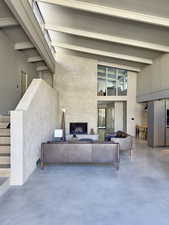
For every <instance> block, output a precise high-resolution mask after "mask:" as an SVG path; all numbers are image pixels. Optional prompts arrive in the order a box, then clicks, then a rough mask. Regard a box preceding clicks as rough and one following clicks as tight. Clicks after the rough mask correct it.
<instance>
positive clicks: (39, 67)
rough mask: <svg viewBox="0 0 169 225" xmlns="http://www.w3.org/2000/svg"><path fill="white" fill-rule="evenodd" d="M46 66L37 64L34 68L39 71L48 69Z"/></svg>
mask: <svg viewBox="0 0 169 225" xmlns="http://www.w3.org/2000/svg"><path fill="white" fill-rule="evenodd" d="M48 70H49V69H48V67H47V66H38V67H37V68H36V71H38V72H40V71H48Z"/></svg>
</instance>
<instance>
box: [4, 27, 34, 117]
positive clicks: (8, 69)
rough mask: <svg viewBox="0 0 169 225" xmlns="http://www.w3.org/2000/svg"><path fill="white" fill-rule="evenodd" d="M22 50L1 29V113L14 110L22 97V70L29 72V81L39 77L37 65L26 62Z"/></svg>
mask: <svg viewBox="0 0 169 225" xmlns="http://www.w3.org/2000/svg"><path fill="white" fill-rule="evenodd" d="M26 60H27V58H26V57H25V56H24V54H23V53H22V52H18V51H15V50H14V43H13V42H12V41H11V40H10V39H9V38H8V36H7V35H5V34H4V32H3V31H1V30H0V114H1V113H7V112H8V111H10V110H13V109H14V108H15V107H16V105H17V104H18V102H19V100H20V98H21V71H22V70H23V71H25V72H26V73H27V74H28V78H29V80H28V83H30V82H31V81H32V79H33V78H36V77H37V73H36V70H35V65H34V64H30V63H27V62H26Z"/></svg>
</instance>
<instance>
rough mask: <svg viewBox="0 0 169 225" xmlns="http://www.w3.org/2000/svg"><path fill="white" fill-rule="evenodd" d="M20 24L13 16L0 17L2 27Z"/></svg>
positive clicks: (0, 26)
mask: <svg viewBox="0 0 169 225" xmlns="http://www.w3.org/2000/svg"><path fill="white" fill-rule="evenodd" d="M17 25H19V24H18V22H17V21H16V20H15V19H14V18H12V17H4V18H0V28H4V27H12V26H17Z"/></svg>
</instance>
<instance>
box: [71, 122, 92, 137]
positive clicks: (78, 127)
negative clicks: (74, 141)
mask: <svg viewBox="0 0 169 225" xmlns="http://www.w3.org/2000/svg"><path fill="white" fill-rule="evenodd" d="M87 133H88V126H87V123H70V134H87Z"/></svg>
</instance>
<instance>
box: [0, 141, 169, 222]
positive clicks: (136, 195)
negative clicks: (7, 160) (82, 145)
mask: <svg viewBox="0 0 169 225" xmlns="http://www.w3.org/2000/svg"><path fill="white" fill-rule="evenodd" d="M52 224H55V225H168V224H169V150H168V151H167V149H164V150H160V149H154V150H153V149H151V148H148V147H146V145H145V144H137V145H136V150H135V151H134V154H133V159H132V161H130V160H129V159H128V157H127V154H124V153H123V154H122V156H121V167H120V171H118V172H117V171H116V170H114V169H113V168H112V166H110V165H106V166H105V165H103V166H101V165H57V166H49V167H46V168H45V170H44V171H42V170H40V169H37V170H36V171H35V173H34V174H33V175H32V176H31V178H30V179H29V181H28V182H27V183H26V184H25V185H24V186H23V187H15V188H14V187H13V188H10V190H9V191H8V192H7V193H6V194H5V195H3V196H2V197H1V198H0V225H52Z"/></svg>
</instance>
